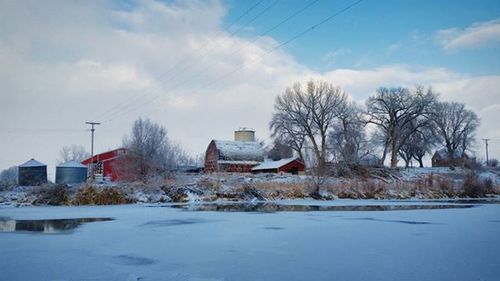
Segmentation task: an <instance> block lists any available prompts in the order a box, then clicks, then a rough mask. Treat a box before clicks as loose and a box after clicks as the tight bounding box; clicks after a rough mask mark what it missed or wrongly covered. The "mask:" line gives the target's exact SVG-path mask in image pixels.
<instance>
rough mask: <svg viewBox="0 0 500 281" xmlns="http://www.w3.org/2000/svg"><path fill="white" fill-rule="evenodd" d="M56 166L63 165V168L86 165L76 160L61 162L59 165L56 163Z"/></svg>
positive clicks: (83, 166)
mask: <svg viewBox="0 0 500 281" xmlns="http://www.w3.org/2000/svg"><path fill="white" fill-rule="evenodd" d="M57 167H63V168H87V166H85V165H83V164H82V163H80V162H78V161H74V160H72V161H68V162H66V163H63V164H61V165H58V166H57Z"/></svg>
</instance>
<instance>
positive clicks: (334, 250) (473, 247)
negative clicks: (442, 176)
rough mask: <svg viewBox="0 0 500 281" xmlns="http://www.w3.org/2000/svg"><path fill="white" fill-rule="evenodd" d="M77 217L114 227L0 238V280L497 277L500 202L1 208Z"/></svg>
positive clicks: (17, 214) (1, 212)
mask: <svg viewBox="0 0 500 281" xmlns="http://www.w3.org/2000/svg"><path fill="white" fill-rule="evenodd" d="M278 203H279V204H286V205H308V204H321V205H328V206H349V205H358V206H359V205H395V206H396V205H402V204H403V205H404V204H413V205H415V204H417V205H426V204H432V205H439V204H441V203H440V202H439V201H433V202H430V203H429V202H417V201H409V202H405V201H371V200H367V201H360V200H336V201H322V202H318V201H290V200H287V201H281V202H278ZM445 204H450V203H445ZM83 217H94V218H96V217H110V218H114V219H115V220H113V221H102V222H91V223H85V224H82V225H81V226H79V227H78V228H76V229H74V230H72V231H68V232H65V233H61V234H42V233H30V232H13V233H0V249H1V251H0V252H1V258H0V268H1V271H0V280H419V281H422V280H492V281H493V280H499V279H500V243H498V239H499V237H500V204H482V203H480V201H478V202H477V203H475V204H474V207H472V208H457V209H429V210H405V211H351V212H349V211H319V212H274V213H262V212H213V211H207V212H194V211H188V210H184V209H178V208H170V207H169V205H165V206H164V207H159V205H155V206H144V205H142V206H141V205H124V206H109V207H95V206H94V207H25V208H14V207H3V208H0V218H2V219H3V220H4V221H5V220H8V219H17V220H22V219H57V218H83Z"/></svg>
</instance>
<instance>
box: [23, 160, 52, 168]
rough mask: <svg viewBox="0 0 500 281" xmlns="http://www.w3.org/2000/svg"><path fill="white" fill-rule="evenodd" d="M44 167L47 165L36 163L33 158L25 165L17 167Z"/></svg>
mask: <svg viewBox="0 0 500 281" xmlns="http://www.w3.org/2000/svg"><path fill="white" fill-rule="evenodd" d="M44 166H47V165H45V164H43V163H42V162H38V161H36V160H35V159H33V158H31V159H30V160H29V161H27V162H26V163H24V164H21V165H19V167H44Z"/></svg>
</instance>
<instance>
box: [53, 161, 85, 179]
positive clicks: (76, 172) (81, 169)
mask: <svg viewBox="0 0 500 281" xmlns="http://www.w3.org/2000/svg"><path fill="white" fill-rule="evenodd" d="M86 179H87V166H85V165H83V164H81V163H79V162H77V161H68V162H66V163H64V164H61V165H59V166H57V167H56V183H65V184H75V183H82V182H85V180H86Z"/></svg>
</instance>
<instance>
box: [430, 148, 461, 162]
mask: <svg viewBox="0 0 500 281" xmlns="http://www.w3.org/2000/svg"><path fill="white" fill-rule="evenodd" d="M435 154H437V155H439V157H441V159H447V158H448V150H447V149H446V148H441V149H440V150H438V151H436V153H435ZM464 155H465V153H464V151H462V150H461V149H457V150H455V152H454V153H453V158H454V159H460V158H462V157H464Z"/></svg>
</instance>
